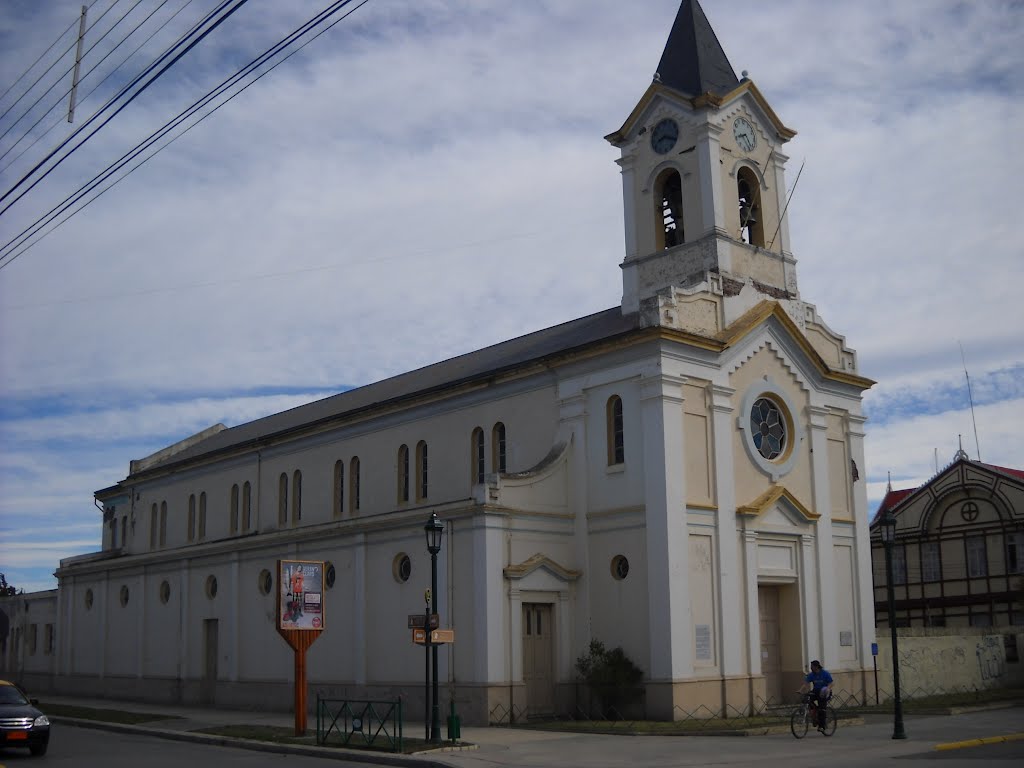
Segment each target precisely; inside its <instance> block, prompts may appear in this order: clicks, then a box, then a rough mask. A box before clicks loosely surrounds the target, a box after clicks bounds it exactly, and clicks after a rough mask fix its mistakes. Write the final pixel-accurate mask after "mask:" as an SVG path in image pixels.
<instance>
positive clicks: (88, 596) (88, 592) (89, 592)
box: [85, 589, 92, 611]
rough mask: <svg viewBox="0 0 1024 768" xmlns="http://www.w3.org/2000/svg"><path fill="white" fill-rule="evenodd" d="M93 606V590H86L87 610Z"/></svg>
mask: <svg viewBox="0 0 1024 768" xmlns="http://www.w3.org/2000/svg"><path fill="white" fill-rule="evenodd" d="M90 608H92V590H91V589H87V590H85V610H87V611H88V610H89V609H90Z"/></svg>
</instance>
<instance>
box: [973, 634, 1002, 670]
mask: <svg viewBox="0 0 1024 768" xmlns="http://www.w3.org/2000/svg"><path fill="white" fill-rule="evenodd" d="M974 652H975V654H976V655H977V657H978V668H979V669H980V671H981V679H982V680H986V681H988V680H998V679H999V678H1000V677H1002V676H1003V674H1004V673H1005V672H1006V661H1005V656H1004V651H1003V642H1002V637H1000V636H992V635H989V636H988V637H983V638H981V641H980V642H979V643H978V644H977V645H976V646H975V650H974Z"/></svg>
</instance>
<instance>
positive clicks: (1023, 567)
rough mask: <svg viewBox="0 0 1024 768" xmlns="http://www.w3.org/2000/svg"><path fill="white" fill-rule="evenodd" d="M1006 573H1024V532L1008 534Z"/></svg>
mask: <svg viewBox="0 0 1024 768" xmlns="http://www.w3.org/2000/svg"><path fill="white" fill-rule="evenodd" d="M1006 572H1007V573H1024V531H1014V532H1013V533H1008V534H1006Z"/></svg>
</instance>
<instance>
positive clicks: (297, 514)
mask: <svg viewBox="0 0 1024 768" xmlns="http://www.w3.org/2000/svg"><path fill="white" fill-rule="evenodd" d="M301 519H302V472H301V471H300V470H298V469H296V470H295V472H294V474H292V524H295V523H297V522H299V521H300V520H301Z"/></svg>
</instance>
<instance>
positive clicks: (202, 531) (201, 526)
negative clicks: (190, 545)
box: [199, 491, 206, 541]
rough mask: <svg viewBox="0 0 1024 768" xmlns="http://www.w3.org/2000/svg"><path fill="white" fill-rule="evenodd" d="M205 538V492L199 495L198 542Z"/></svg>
mask: <svg viewBox="0 0 1024 768" xmlns="http://www.w3.org/2000/svg"><path fill="white" fill-rule="evenodd" d="M205 538H206V491H203V492H202V493H200V494H199V540H200V541H202V540H203V539H205Z"/></svg>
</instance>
